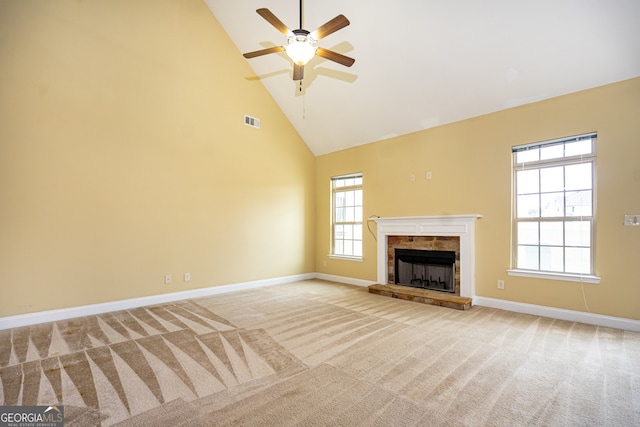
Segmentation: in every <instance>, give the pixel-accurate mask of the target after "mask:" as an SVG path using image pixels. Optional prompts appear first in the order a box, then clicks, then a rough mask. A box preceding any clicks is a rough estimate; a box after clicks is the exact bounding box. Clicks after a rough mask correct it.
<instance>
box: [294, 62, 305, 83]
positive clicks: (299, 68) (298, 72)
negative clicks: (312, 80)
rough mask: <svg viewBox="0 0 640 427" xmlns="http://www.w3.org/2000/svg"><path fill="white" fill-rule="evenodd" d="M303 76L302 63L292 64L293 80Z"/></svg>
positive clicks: (300, 78)
mask: <svg viewBox="0 0 640 427" xmlns="http://www.w3.org/2000/svg"><path fill="white" fill-rule="evenodd" d="M303 77H304V65H298V64H293V80H302V78H303Z"/></svg>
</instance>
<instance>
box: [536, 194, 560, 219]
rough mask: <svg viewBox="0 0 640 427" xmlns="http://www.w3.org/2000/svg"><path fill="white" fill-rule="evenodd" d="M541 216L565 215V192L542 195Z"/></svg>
mask: <svg viewBox="0 0 640 427" xmlns="http://www.w3.org/2000/svg"><path fill="white" fill-rule="evenodd" d="M540 205H541V206H540V208H541V216H543V217H554V216H564V193H549V194H542V195H540Z"/></svg>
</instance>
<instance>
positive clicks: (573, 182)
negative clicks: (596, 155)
mask: <svg viewBox="0 0 640 427" xmlns="http://www.w3.org/2000/svg"><path fill="white" fill-rule="evenodd" d="M591 169H592V165H591V162H589V163H581V164H579V165H569V166H566V167H565V179H566V184H565V190H566V191H569V190H591V186H592V184H591V182H592V181H591Z"/></svg>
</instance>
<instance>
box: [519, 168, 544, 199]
mask: <svg viewBox="0 0 640 427" xmlns="http://www.w3.org/2000/svg"><path fill="white" fill-rule="evenodd" d="M538 171H539V170H538V169H533V170H526V171H517V172H516V180H517V181H516V182H517V185H518V194H531V193H538V192H539V191H540V174H539V172H538Z"/></svg>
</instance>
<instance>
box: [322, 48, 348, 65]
mask: <svg viewBox="0 0 640 427" xmlns="http://www.w3.org/2000/svg"><path fill="white" fill-rule="evenodd" d="M316 55H318V56H321V57H323V58H324V59H328V60H330V61H333V62H337V63H338V64H342V65H344V66H346V67H351V66H352V65H353V63H354V62H356V60H355V59H353V58H349V57H348V56H344V55H343V54H341V53H338V52H334V51H332V50H329V49H324V48H321V47H319V48H317V49H316Z"/></svg>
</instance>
